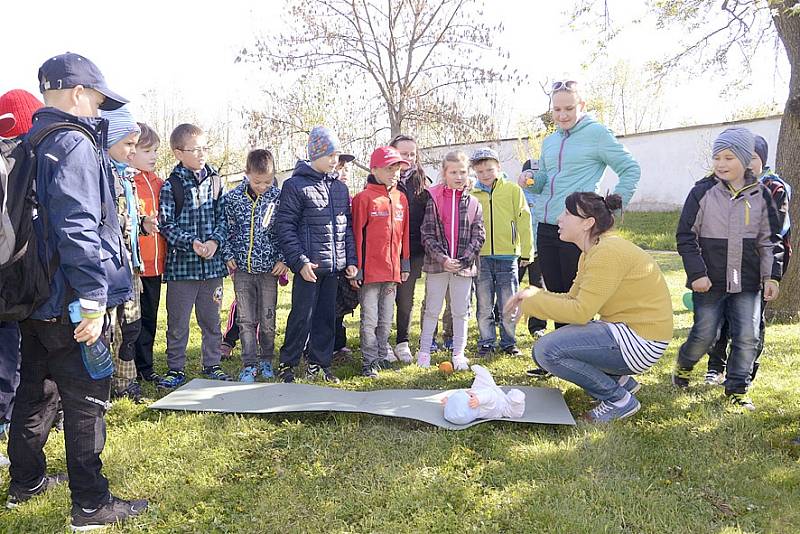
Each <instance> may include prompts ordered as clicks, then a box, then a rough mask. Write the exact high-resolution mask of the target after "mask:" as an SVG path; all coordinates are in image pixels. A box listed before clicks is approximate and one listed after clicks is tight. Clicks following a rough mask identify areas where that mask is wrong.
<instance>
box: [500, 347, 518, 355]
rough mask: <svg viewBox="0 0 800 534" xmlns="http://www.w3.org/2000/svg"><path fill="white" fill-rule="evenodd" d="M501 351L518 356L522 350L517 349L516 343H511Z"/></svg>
mask: <svg viewBox="0 0 800 534" xmlns="http://www.w3.org/2000/svg"><path fill="white" fill-rule="evenodd" d="M503 352H505V353H506V354H508V355H510V356H519V355H521V354H522V351H521V350H519V349H518V348H517V346H516V345H511V346H510V347H506V348H504V349H503Z"/></svg>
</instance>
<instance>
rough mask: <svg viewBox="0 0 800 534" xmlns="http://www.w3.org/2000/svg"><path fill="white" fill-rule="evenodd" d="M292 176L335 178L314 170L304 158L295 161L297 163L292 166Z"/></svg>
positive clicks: (315, 178)
mask: <svg viewBox="0 0 800 534" xmlns="http://www.w3.org/2000/svg"><path fill="white" fill-rule="evenodd" d="M292 176H302V177H303V178H308V179H309V180H315V181H321V180H335V179H336V178H334V177H332V176H331V175H330V174H325V173H322V172H319V171H316V170H314V168H313V167H312V166H311V165H310V164H309V162H307V161H304V160H299V161H298V162H297V165H295V166H294V171H293V172H292Z"/></svg>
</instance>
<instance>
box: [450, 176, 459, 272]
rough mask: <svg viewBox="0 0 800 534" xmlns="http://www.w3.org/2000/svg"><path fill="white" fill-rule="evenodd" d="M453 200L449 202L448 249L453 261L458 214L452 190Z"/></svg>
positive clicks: (455, 253)
mask: <svg viewBox="0 0 800 534" xmlns="http://www.w3.org/2000/svg"><path fill="white" fill-rule="evenodd" d="M452 191H453V200H452V201H451V202H450V249H451V254H453V256H450V257H451V258H453V259H456V258H455V256H456V255H458V245H457V244H456V241H455V236H456V217H458V215H459V213H458V211H456V190H455V189H453V190H452Z"/></svg>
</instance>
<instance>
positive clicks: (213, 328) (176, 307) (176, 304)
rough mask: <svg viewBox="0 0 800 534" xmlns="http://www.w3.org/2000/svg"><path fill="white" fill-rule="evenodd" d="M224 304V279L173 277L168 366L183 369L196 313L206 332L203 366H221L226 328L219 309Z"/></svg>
mask: <svg viewBox="0 0 800 534" xmlns="http://www.w3.org/2000/svg"><path fill="white" fill-rule="evenodd" d="M221 305H222V278H212V279H210V280H170V281H168V282H167V365H168V366H169V368H170V369H171V370H175V371H183V368H184V367H185V366H186V345H187V344H188V343H189V319H190V316H191V313H192V308H194V316H195V318H196V319H197V325H198V326H199V327H200V333H201V335H202V344H201V350H202V355H203V367H208V366H210V365H219V361H220V359H221V354H220V352H219V346H220V345H221V344H222V331H221V329H220V326H219V309H220V306H221Z"/></svg>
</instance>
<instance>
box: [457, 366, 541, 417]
mask: <svg viewBox="0 0 800 534" xmlns="http://www.w3.org/2000/svg"><path fill="white" fill-rule="evenodd" d="M471 368H472V371H473V372H474V373H475V380H474V381H473V382H472V387H471V388H469V389H455V390H453V391H452V392H451V393H449V394H448V395H447V396H446V397H444V398H442V401H441V402H442V404H443V405H444V418H445V419H446V420H448V421H450V422H451V423H453V424H456V425H466V424H468V423H471V422H472V421H474V420H475V419H497V418H500V417H509V418H512V419H513V418H519V417H522V414H523V413H525V394H524V393H523V392H522V391H520V390H518V389H512V390H510V391H509V392H508V393H506V392H505V391H503V390H502V389H500V388H499V387H498V386H497V384H495V382H494V378H492V374H491V373H490V372H489V371H488V369H486V368H485V367H483V366H480V365H473V366H472V367H471Z"/></svg>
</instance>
